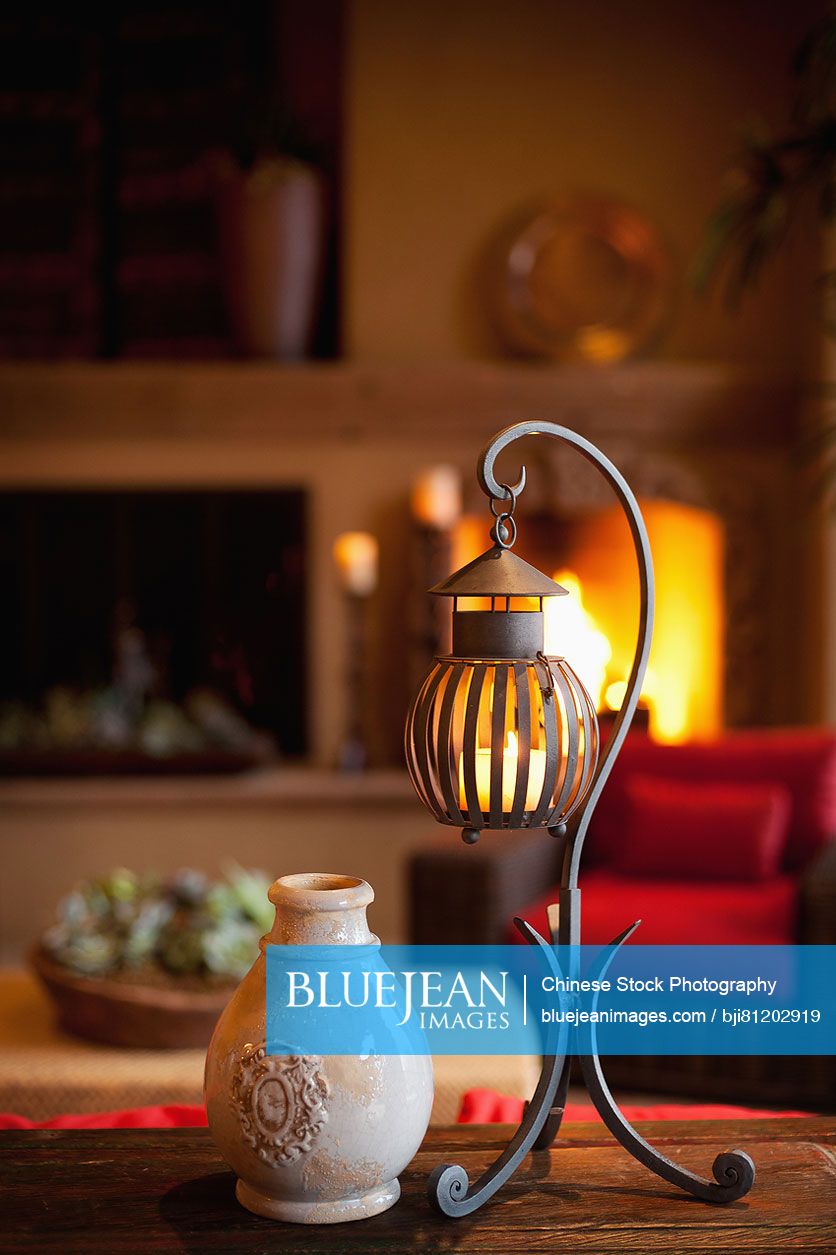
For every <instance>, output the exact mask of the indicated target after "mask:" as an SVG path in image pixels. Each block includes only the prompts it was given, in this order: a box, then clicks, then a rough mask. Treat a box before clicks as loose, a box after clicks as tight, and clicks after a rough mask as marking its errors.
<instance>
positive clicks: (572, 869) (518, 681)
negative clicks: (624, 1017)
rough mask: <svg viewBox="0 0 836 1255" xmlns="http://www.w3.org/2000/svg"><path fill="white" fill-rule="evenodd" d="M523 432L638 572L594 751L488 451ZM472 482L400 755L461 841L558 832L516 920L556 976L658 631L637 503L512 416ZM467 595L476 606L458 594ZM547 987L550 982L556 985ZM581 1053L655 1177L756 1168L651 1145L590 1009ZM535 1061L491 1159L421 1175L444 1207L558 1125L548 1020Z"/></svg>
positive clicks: (561, 1089) (589, 717)
mask: <svg viewBox="0 0 836 1255" xmlns="http://www.w3.org/2000/svg"><path fill="white" fill-rule="evenodd" d="M521 436H549V437H553V438H555V439H557V440H559V441H560V442H561V443H563V444H565V445H568V446H570V447H571V448H574V449H575V450H577V451H578V452H579V453H580V454H582V455H583V457H585V458H586V459H587V461H589V462H591V463H592V464H593V466H595V467H596V468H597V469H598V470H599V471H600V472H601V474H602V475H603V476H604V478H605V479H606V480H607V482H608V483H609V485H610V487H611V488H612V489H613V491H614V492H615V495H616V497H617V498H618V500H619V502H620V504H621V506H622V508H623V510H624V513H625V516H626V518H627V522H628V524H629V527H630V532H631V535H632V538H633V545H634V548H635V553H636V561H637V565H638V572H639V630H638V639H637V642H636V650H635V654H634V657H633V663H632V666H631V670H630V675H629V678H628V680H627V683H626V686H625V691H624V696H623V700H622V704H621V709H620V710H619V711H618V714H617V715H616V717H615V720H614V722H613V725H612V729H611V731H610V735H609V738H608V740H607V743H606V745H605V746H604V747H603V750H602V752H601V753H600V755H599V752H598V750H599V743H598V725H597V721H596V717H595V708H594V704H593V702H592V700H591V698H590V696H589V694H588V693H587V692H586V690H585V689H584V686H583V685H582V684H581V682H580V680H579V679H578V677H577V675H576V674H575V672H574V671H573V670H572V666H571V659H564V658H559V657H546V655H545V653H544V646H543V599H544V598H546V597H559V596H561V595H562V594H564V593H565V589H563V588H561V587H560V586H559V585H558V584H556V583H555V582H554V581H553V580H550V579H548V578H547V576H545V575H543V574H542V572H540V571H538V570H536V568H535V567H532V566H530V565H529V564H528V563H527V562H523V560H522V559H521V558H519V557H517V556H516V555H515V554H514V553H512V552H511V549H512V546H513V544H514V541H515V539H516V531H517V529H516V523H515V521H514V510H515V507H516V503H517V499H518V497H519V494H520V493H521V492H522V490H523V488H524V487H525V468H524V467H523V468H522V470H521V472H520V474H519V477H518V479H517V481H516V482H515V483H514V484H513V485H510V484H507V483H504V482H503V481H502V480H500V479H498V478H497V476H496V472H495V463H496V459H497V457H498V456H499V455H500V454H501V453H502V451H503V449H505V448H506V446H507V445H509V444H511V443H512V442H513V441H515V440H517V439H518V438H519V437H521ZM478 479H479V484H480V486H481V488H482V490H483V491H484V492H485V494H486V495H487V497H488V498H489V501H490V507H491V511H492V513H493V515H494V523H493V527H492V529H491V533H490V534H491V538H492V540H493V547H492V548H491V549H489V550H487V551H486V552H485V553H483V554H481V555H480V556H479V557H478V558H476V559H475V560H474V561H473V562H471V563H469V564H468V565H467V566H465V567H462V569H461V570H460V571H457V572H456V573H455V574H454V575H451V576H450V577H449V578H448V579H446V580H443V581H442V582H441V583H440V584H437V585H436V586H435V588H433V589H431V590H430V591H431V592H433V593H435V594H436V595H438V596H442V597H449V598H451V599H452V602H453V647H452V652H451V654H450V655H449V656H448V657H441V658H436V659H435V662H434V664H433V666H432V668H431V670H430V672H429V674H428V676H427V677H426V679H425V680H424V682H423V684H422V685H421V687H420V689H419V691H418V695H417V697H416V699H415V701H414V703H413V705H412V709H411V710H410V712H409V716H408V718H407V724H406V738H405V740H406V759H407V765H408V767H409V772H410V775H411V777H412V781H413V784H414V785H415V788H416V790H417V792H418V794H419V796H420V797H421V799H422V801H423V802H424V803H425V805H426V806H427V808H428V809H429V810H430V811H431V813H432V814H433V815H434V816H435V818H436V819H437V820H438V821H439V822H440V823H442V824H451V825H455V826H458V827H460V828H461V829H462V835H463V837H464V839H465V841H466V842H468V843H473V842H475V841H477V840H478V838H479V833H480V831H481V830H482V829H483V828H489V829H492V828H498V829H514V828H517V829H519V828H542V829H546V830H548V831H549V832H550V833H551V834H552V836H554V837H557V838H559V840H560V841H561V844H562V875H561V882H560V894H559V900H558V901H557V902H556V903H554V904H553V905H552V906H550V907H549V908H548V921H549V934H550V935H549V937H548V938H544V937H542V936H541V935H540V934H539V933H538V932H537V931H536V930H535V929H534V928H532V926H531V925H530V924H529V923H527V922H526V921H525V920H521V919H517V920H515V924H516V926H517V929H518V930H519V932H520V933H521V934H522V936H523V938H524V939H525V940H526V941H527V942H529V943H530V944H531V945H535V946H538V947H539V948H540V951H541V954H542V958H543V962H544V964H545V966H546V967H547V969H548V970H549V971H550V973H551V974H552V975H553V976H555V977H556V978H560V977H561V976H565V975H566V974H565V973H562V972H561V970H560V963H561V962H562V961H565V962H568V964H569V966H570V973H571V972H572V971H573V969H572V965H573V964H577V961H578V960H577V951H575V950H572V951H570V952H569V957H568V960H567V959H566V957H565V953H561V952H560V951H558V950H557V949H555V947H556V946H558V945H560V946H571V947H575V946H577V945H578V943H579V942H580V940H581V890H580V888H579V885H578V873H579V869H580V861H581V852H582V849H583V844H584V839H585V836H586V832H587V828H588V826H589V821H590V818H591V816H592V811H593V809H594V807H595V804H596V802H597V800H598V798H599V797H600V795H601V791H602V789H603V788H604V785H605V784H606V781H607V777H608V775H609V772H610V770H611V769H612V766H613V763H614V761H615V758H616V755H617V754H618V752H619V750H620V748H621V746H622V744H623V742H624V738H625V736H626V735H627V731H628V728H629V726H630V722H631V720H632V718H633V715H634V714H635V711H636V707H637V705H638V700H639V693H640V691H641V685H642V680H643V678H644V674H645V671H646V669H647V659H648V655H649V653H650V642H651V636H652V632H653V564H652V561H651V556H650V546H649V543H648V539H647V530H646V528H645V525H644V520H643V519H642V515H641V511H640V510H639V507H638V503H637V501H636V499H635V497H634V495H633V493H632V491H631V489H630V487H629V485H628V484H627V482H626V480H625V479H624V477H623V476H622V475H621V473H620V471H618V470H617V468H616V467H615V466H614V465H613V464H612V462H610V460H609V459H608V458H607V457H605V456H604V454H603V453H602V452H601V451H600V449H596V447H595V446H594V445H593V444H590V442H589V441H588V440H585V439H584V438H583V436H580V435H578V434H577V432H574V431H571V430H570V429H569V428H567V427H561V426H558V424H556V423H550V422H540V421H532V422H523V423H516V424H514V425H513V426H511V427H507V428H505V430H504V431H501V432H499V434H498V435H497V436H495V437H494V439H493V440H492V441H491V443H490V444H489V445H488V446H487V447H486V448H485V449H484V450H483V452H482V454H481V455H480V458H479V462H478ZM472 598H477V599H479V601H478V607H477V608H473V606H472V602H469V599H472ZM639 923H640V921H636V922H635V923H633V924H631V925H630V926H629V927H627V928H625V929H624V930H623V932H621V933H620V934H619V936H618V937H616V938H615V939H614V941H613V942H612V943H611V944H610V946H608V947H607V948H606V949H605V950H604V951H603V952H602V954H601V956H600V958H599V959H598V960H596V963H595V964H594V967H593V971H592V972H591V973H590V981H591V983H592V984H593V985H594V984H595V982H596V981H598V982H600V981H603V979H604V976H605V975H606V973H607V971H608V970H609V968H610V965H611V963H612V961H613V959H614V957H615V955H616V953H617V951H618V949H619V947H620V946H622V945H623V944H624V942H626V941H627V940H628V938H629V937H631V936H632V934H633V933H634V932H635V930H636V929H637V928H638V926H639ZM555 988H557V985H556V986H555ZM578 1042H579V1049H578V1053H577V1062H578V1064H579V1066H580V1070H581V1073H582V1075H583V1079H584V1082H585V1084H586V1087H587V1089H588V1091H589V1094H590V1097H591V1098H592V1101H593V1103H594V1104H595V1106H596V1108H597V1110H598V1112H599V1113H600V1115H601V1118H602V1119H603V1121H604V1123H605V1124H606V1126H607V1128H608V1129H609V1130H610V1132H611V1133H613V1134H614V1136H615V1137H616V1138H617V1139H618V1141H619V1142H621V1144H622V1145H623V1146H624V1147H625V1148H626V1149H627V1150H628V1151H629V1152H630V1153H631V1154H632V1155H634V1156H635V1157H636V1159H638V1160H639V1161H640V1162H641V1163H643V1164H644V1165H645V1167H647V1168H649V1169H650V1170H651V1171H652V1172H655V1173H657V1175H658V1176H660V1177H662V1178H664V1179H665V1180H666V1181H670V1182H671V1183H672V1184H674V1185H678V1186H679V1187H680V1188H681V1189H683V1190H687V1191H688V1192H689V1193H691V1194H693V1195H695V1196H696V1197H697V1198H701V1199H705V1200H706V1201H708V1202H712V1203H728V1202H732V1201H734V1200H735V1199H738V1198H741V1197H742V1196H743V1195H744V1194H746V1193H747V1191H748V1190H749V1189H750V1188H751V1186H752V1183H753V1181H754V1179H755V1167H754V1164H753V1163H752V1160H751V1159H750V1158H749V1156H748V1155H747V1154H745V1152H744V1151H740V1150H732V1151H727V1152H725V1153H723V1154H720V1155H718V1156H717V1157H716V1159H715V1160H714V1164H713V1180H712V1179H710V1178H707V1177H703V1176H699V1175H698V1174H697V1173H695V1172H692V1171H690V1170H689V1169H688V1168H684V1167H681V1166H680V1165H679V1164H677V1163H675V1162H674V1161H673V1160H671V1159H669V1158H668V1157H667V1156H666V1155H663V1154H662V1153H661V1152H660V1151H658V1150H656V1149H655V1148H654V1147H653V1146H651V1145H650V1144H649V1143H648V1142H647V1141H646V1140H645V1139H644V1138H643V1137H642V1136H641V1135H640V1134H639V1133H638V1132H637V1131H636V1130H635V1129H634V1128H633V1127H632V1125H631V1124H630V1123H629V1122H628V1121H627V1119H626V1118H625V1116H624V1114H623V1113H622V1112H621V1110H620V1109H619V1107H618V1104H617V1103H616V1101H615V1099H614V1098H613V1096H612V1094H611V1093H610V1090H609V1088H608V1086H607V1083H606V1080H605V1078H604V1073H603V1068H602V1063H601V1059H600V1058H599V1056H598V1053H597V1044H596V1030H595V1027H594V1017H593V1018H591V1019H590V1022H589V1024H588V1025H586V1027H584V1028H583V1029H582V1030H581V1031H580V1033H579V1038H578ZM543 1055H544V1058H543V1067H542V1071H541V1074H540V1080H539V1082H538V1085H537V1088H536V1090H535V1092H534V1095H533V1097H532V1099H531V1102H530V1103H529V1104H528V1106H527V1108H526V1111H525V1114H524V1116H523V1120H522V1123H521V1124H520V1126H519V1128H518V1129H517V1131H516V1133H515V1134H514V1135H513V1137H512V1139H511V1141H510V1142H509V1144H508V1146H507V1147H506V1148H505V1150H504V1151H503V1153H502V1154H501V1155H500V1157H499V1158H498V1159H497V1160H496V1162H495V1163H494V1164H492V1165H491V1166H490V1167H489V1168H488V1169H487V1170H486V1171H485V1172H483V1173H482V1175H481V1176H480V1177H479V1178H478V1180H476V1181H475V1182H473V1183H471V1182H470V1180H469V1179H468V1175H467V1172H466V1171H465V1170H464V1168H463V1167H461V1166H460V1165H458V1164H441V1165H440V1166H439V1167H438V1168H436V1169H435V1171H434V1172H433V1173H432V1174H431V1176H430V1179H429V1182H428V1193H429V1196H430V1199H431V1200H432V1202H433V1203H434V1204H435V1206H436V1207H438V1208H439V1210H440V1211H442V1212H443V1213H444V1214H445V1215H448V1216H464V1215H467V1214H469V1213H470V1212H473V1211H475V1210H476V1208H477V1207H481V1205H482V1204H483V1203H484V1202H486V1200H487V1199H489V1198H491V1197H492V1195H494V1194H495V1193H496V1191H497V1190H498V1189H499V1187H500V1186H501V1185H502V1184H503V1182H505V1181H507V1180H508V1178H509V1177H510V1176H511V1175H512V1173H513V1172H515V1170H516V1169H517V1167H518V1166H519V1165H520V1163H521V1162H522V1160H523V1159H524V1158H525V1156H526V1155H527V1154H528V1153H529V1151H531V1150H545V1149H546V1148H547V1147H549V1146H550V1145H551V1144H552V1143H553V1141H554V1139H555V1137H556V1135H557V1132H558V1129H559V1127H560V1122H561V1119H562V1117H563V1111H564V1107H565V1103H566V1095H567V1092H568V1087H569V1076H570V1059H569V1058H568V1057H567V1054H566V1046H565V1039H564V1038H563V1037H562V1036H561V1035H560V1034H558V1035H557V1036H555V1034H554V1033H553V1032H551V1030H549V1031H547V1036H546V1041H545V1044H544V1050H543Z"/></svg>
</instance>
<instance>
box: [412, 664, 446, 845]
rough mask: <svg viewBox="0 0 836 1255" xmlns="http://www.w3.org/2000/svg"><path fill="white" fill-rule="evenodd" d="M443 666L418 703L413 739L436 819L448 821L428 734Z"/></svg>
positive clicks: (437, 669)
mask: <svg viewBox="0 0 836 1255" xmlns="http://www.w3.org/2000/svg"><path fill="white" fill-rule="evenodd" d="M442 673H443V668H442V667H441V666H438V667H436V669H435V671H433V673H432V675H431V676H430V682H429V684H428V685H427V687H426V688H425V689H424V692H423V694H422V699H421V701H420V703H419V705H418V709H417V711H416V715H415V728H414V732H413V739H414V743H415V754H416V758H417V765H418V771H419V773H420V775H421V779H422V780H423V781H424V788H425V791H426V794H427V798H428V804H429V807H430V809H431V810H432V812H433V814H434V815H435V817H436V819H440V820H441V822H442V823H444V822H445V821H446V818H447V816H446V814H445V811H444V807H443V806H442V805H441V803H440V801H439V799H438V794H437V779H436V778H435V777H434V776H433V774H432V773H431V771H430V762H429V747H428V742H427V736H428V732H429V726H430V712H431V710H432V706H433V701H434V698H435V695H436V692H437V691H438V687H439V684H440V683H441V676H442Z"/></svg>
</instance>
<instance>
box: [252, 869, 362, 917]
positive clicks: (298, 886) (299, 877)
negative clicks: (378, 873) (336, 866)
mask: <svg viewBox="0 0 836 1255" xmlns="http://www.w3.org/2000/svg"><path fill="white" fill-rule="evenodd" d="M269 897H270V901H271V902H272V903H273V905H274V906H283V907H285V908H290V909H294V908H295V909H297V910H306V909H308V910H309V909H316V910H319V911H345V910H352V909H358V908H360V907H365V906H368V905H369V903H370V902H372V901H373V900H374V890H373V889H372V887H371V885H370V884H369V883H368V881H365V880H361V879H360V877H359V876H343V875H339V874H337V873H336V872H295V873H293V874H292V875H290V876H279V878H278V880H276V881H274V882H273V884H272V886H271V888H270V892H269Z"/></svg>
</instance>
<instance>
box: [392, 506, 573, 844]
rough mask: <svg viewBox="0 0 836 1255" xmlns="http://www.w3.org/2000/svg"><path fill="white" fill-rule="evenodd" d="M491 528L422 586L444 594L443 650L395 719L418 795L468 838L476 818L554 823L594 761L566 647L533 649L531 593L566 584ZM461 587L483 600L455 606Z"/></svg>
mask: <svg viewBox="0 0 836 1255" xmlns="http://www.w3.org/2000/svg"><path fill="white" fill-rule="evenodd" d="M494 532H495V533H496V534H497V539H496V540H495V543H494V547H493V548H492V549H489V550H488V551H487V552H486V553H483V554H481V555H480V556H479V557H478V558H476V559H475V560H474V561H473V562H470V563H469V564H468V565H467V566H465V567H463V568H462V569H461V570H460V571H457V572H456V573H455V574H454V575H451V576H450V577H449V579H447V580H444V581H443V582H442V583H441V584H438V585H436V587H435V588H433V589H431V590H430V591H431V592H433V593H435V594H437V595H438V596H442V597H452V599H453V652H452V654H451V655H450V656H449V657H446V658H437V659H436V660H435V664H434V666H433V667H432V669H431V671H430V673H429V675H428V676H427V678H426V679H425V681H424V683H423V685H422V686H421V689H420V690H419V693H418V696H417V698H416V700H415V702H414V703H413V706H412V709H411V711H410V713H409V718H408V720H407V725H406V760H407V765H408V767H409V772H410V775H411V777H412V781H413V784H414V785H415V788H416V790H417V792H418V794H419V796H420V797H421V799H422V801H423V802H424V804H425V805H426V806H427V807H428V809H429V810H430V811H431V812H432V813H433V815H434V816H435V818H436V819H437V820H438V821H439V823H443V824H454V825H456V826H457V827H460V828H461V829H462V832H463V836H464V839H465V841H468V842H470V843H472V842H474V841H476V840H478V837H479V832H480V830H481V829H482V828H548V829H551V830H555V831H561V830H562V825H564V824H565V823H566V821H567V820H568V819H569V818H570V816H571V815H572V814H573V813H574V812H575V811H576V810H577V808H578V807H579V806H580V805H581V803H582V802H583V800H584V798H585V797H586V796H587V794H588V792H589V788H590V785H591V783H592V779H593V776H594V773H595V768H596V766H597V763H598V720H597V718H596V715H595V707H594V704H593V702H592V699H591V698H590V696H589V694H588V693H587V691H586V689H585V688H584V686H583V684H582V683H581V681H580V679H579V678H578V676H577V675H576V673H575V672H574V671H573V670H572V667H571V666H570V665H569V663H568V662H567V661H566V659H564V658H554V657H546V655H545V654H544V652H543V647H544V617H543V599H544V598H545V597H560V596H564V595H565V593H566V589H565V588H562V587H561V586H560V585H559V584H556V583H555V582H554V580H551V579H549V578H548V577H547V576H545V575H543V574H542V572H540V571H538V570H537V569H536V568H535V567H533V566H531V565H530V564H529V563H527V562H524V561H523V560H522V559H521V558H518V557H517V556H516V555H515V554H512V553H511V552H510V551H509V549H508V548H507V539H506V540H504V541H503V539H502V536H503V533H502V532H501V531H500V530H499V529H498V528H497V527H495V528H494ZM472 598H479V599H480V600H481V599H484V598H490V609H488V610H484V609H467V608H462V607H461V606H460V602H461V601H462V600H464V601H467V600H469V599H472ZM520 600H524V601H526V602H528V603H530V604H529V605H527V606H526V607H525V608H520V609H517V608H516V606H517V605H518V604H519V602H520ZM531 603H533V604H531Z"/></svg>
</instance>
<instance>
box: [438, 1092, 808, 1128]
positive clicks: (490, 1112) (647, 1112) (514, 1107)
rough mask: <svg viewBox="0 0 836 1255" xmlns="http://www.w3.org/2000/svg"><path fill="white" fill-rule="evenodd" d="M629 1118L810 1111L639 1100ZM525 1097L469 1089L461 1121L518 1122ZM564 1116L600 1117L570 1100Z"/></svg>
mask: <svg viewBox="0 0 836 1255" xmlns="http://www.w3.org/2000/svg"><path fill="white" fill-rule="evenodd" d="M622 1111H623V1112H624V1115H625V1116H626V1117H627V1119H628V1120H630V1121H631V1122H632V1121H633V1120H758V1119H760V1118H761V1117H764V1118H765V1117H775V1116H788V1117H789V1116H806V1115H808V1114H809V1112H806V1111H760V1110H756V1109H755V1108H752V1107H729V1106H726V1105H725V1104H720V1103H703V1104H701V1105H696V1104H695V1105H693V1106H690V1105H682V1104H680V1103H660V1104H654V1105H653V1106H650V1107H639V1106H636V1105H635V1104H633V1105H627V1106H626V1107H622ZM522 1114H523V1100H522V1099H521V1098H510V1097H508V1095H507V1094H497V1093H495V1091H494V1090H492V1089H469V1090H467V1092H466V1093H465V1094H463V1095H462V1105H461V1108H460V1109H459V1116H458V1123H459V1124H518V1123H519V1121H520V1120H521V1119H522ZM564 1119H565V1120H566V1121H567V1122H569V1123H571V1122H572V1121H574V1120H600V1119H601V1117H600V1116H599V1115H598V1112H597V1111H596V1110H595V1108H594V1107H593V1106H592V1103H585V1102H569V1103H567V1104H566V1110H565V1114H564Z"/></svg>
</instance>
